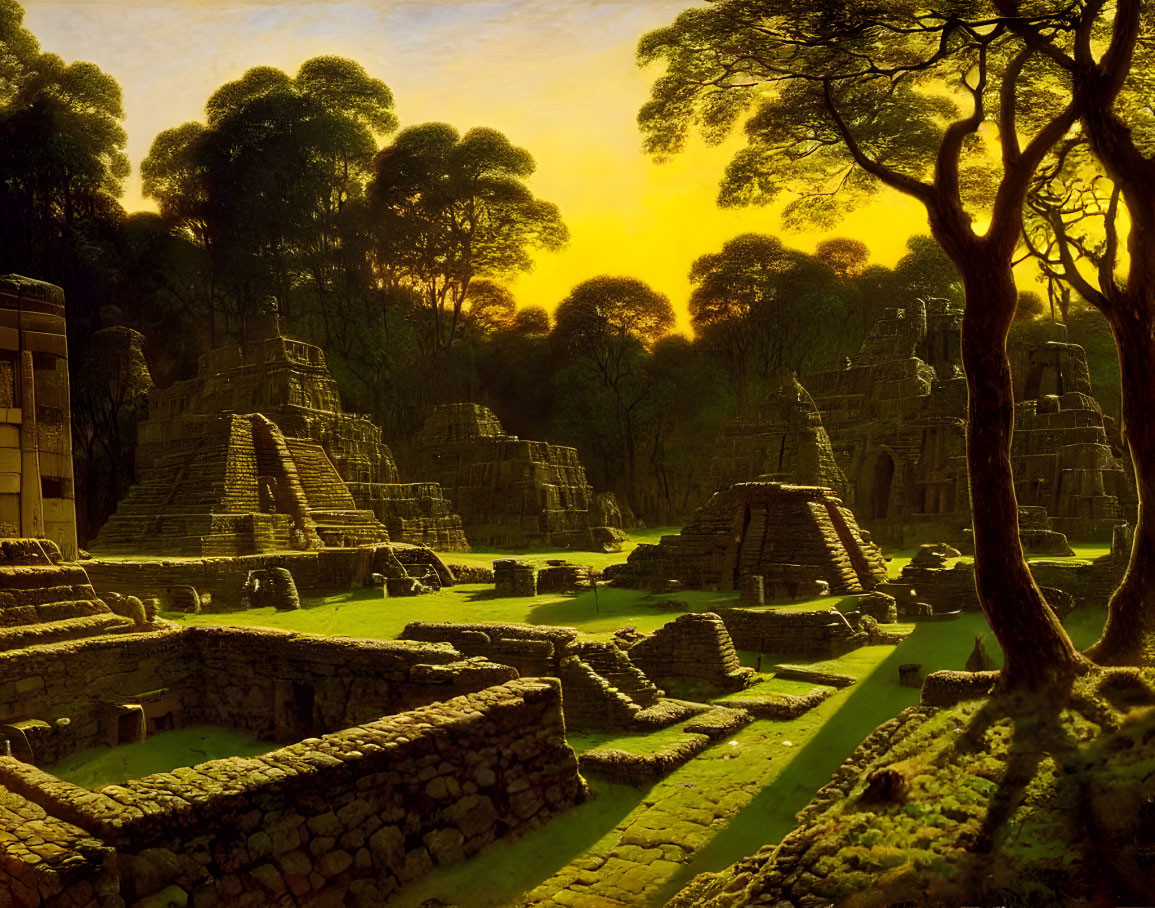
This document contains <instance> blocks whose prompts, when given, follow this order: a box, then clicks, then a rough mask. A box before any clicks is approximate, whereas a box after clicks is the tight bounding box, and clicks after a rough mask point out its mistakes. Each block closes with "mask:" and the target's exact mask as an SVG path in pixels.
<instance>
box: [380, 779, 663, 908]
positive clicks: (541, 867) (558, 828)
mask: <svg viewBox="0 0 1155 908" xmlns="http://www.w3.org/2000/svg"><path fill="white" fill-rule="evenodd" d="M590 789H591V791H592V794H593V797H592V798H591V799H590V800H589V801H587V802H586V803H585V804H581V805H579V806H578V807H575V808H573V809H572V810H568V811H566V812H565V813H563V814H561V815H560V816H558V817H555V818H554V819H552V820H550V821H549V823H548V824H547V825H546V826H545V827H543V828H541V829H539V830H537V831H535V832H532V833H530V834H529V835H527V836H526V837H524V838H522V839H519V840H518V841H515V842H510V841H508V840H506V839H501V840H499V841H497V842H494V843H493V844H492V845H490V846H489V847H488V848H486V849H485V851H484V852H483V856H479V857H477V858H475V859H474V860H471V861H466V862H465V863H463V864H454V865H451V866H448V867H438V868H436V869H434V871H433V874H432V875H431V876H428V877H425V878H424V879H422V880H418V881H417V882H416V883H413V884H412V885H409V886H407V887H406V888H405V889H404V890H402V891H401V892H400V893H399V894H397V895H394V896H392V897H391V899H390V901H389V905H390V908H419V906H424V905H426V904H427V903H428V904H431V905H437V904H447V905H469V906H470V908H508V906H510V905H515V904H520V901H519V900H516V899H515V898H514V896H515V895H520V894H521V893H522V892H525V891H526V890H528V889H530V888H531V887H533V886H534V885H535V884H536V883H537V882H538V881H540V880H543V879H546V878H547V877H549V876H552V875H553V874H554V873H556V872H557V871H559V870H561V869H562V868H564V867H565V866H566V865H568V864H570V863H571V862H572V861H574V860H575V859H576V858H578V857H580V856H581V855H582V854H583V853H585V852H586V851H588V850H589V849H591V848H593V847H594V846H596V845H597V844H598V843H599V841H601V840H602V839H604V838H605V837H606V835H607V830H612V829H613V828H614V827H615V826H616V825H617V824H618V823H619V822H620V821H621V820H622V819H623V818H624V817H626V816H627V815H628V814H629V813H630V812H631V811H632V810H634V808H636V807H637V805H638V804H639V803H640V802H641V801H642V799H643V798H644V797H645V793H644V792H642V791H639V790H638V789H636V788H631V787H630V786H629V785H613V784H611V783H608V782H599V781H597V780H592V781H590ZM435 898H441V899H443V900H444V901H442V902H435V901H427V900H430V899H435Z"/></svg>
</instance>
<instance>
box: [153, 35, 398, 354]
mask: <svg viewBox="0 0 1155 908" xmlns="http://www.w3.org/2000/svg"><path fill="white" fill-rule="evenodd" d="M205 119H206V122H205V123H195V122H194V123H185V124H183V125H181V126H178V127H175V128H173V129H169V130H165V131H164V132H162V133H160V134H159V135H158V136H157V137H156V139H155V140H154V141H153V144H152V148H151V149H150V151H149V155H148V157H146V158H145V160H144V162H143V164H142V166H141V173H142V177H143V186H144V191H145V194H146V195H147V196H149V197H151V198H154V199H156V201H157V203H158V205H159V207H160V210H161V213H162V215H163V216H164V217H165V218H166V219H168V220H169V222H170V223H172V224H173V225H174V227H175V228H177V229H179V230H184V231H187V232H188V234H189V235H191V236H192V237H194V238H195V240H196V241H197V243H199V244H200V245H201V246H202V247H203V248H204V249H205V251H206V254H207V255H208V257H209V259H210V261H211V263H212V271H211V275H210V285H209V288H208V292H207V294H206V295H207V298H208V300H209V305H210V312H209V313H207V316H208V318H207V321H208V323H209V327H210V334H213V335H214V340H215V328H216V322H217V314H218V313H222V314H224V316H225V319H226V322H225V328H226V330H229V329H233V330H236V331H237V332H239V333H241V334H243V333H244V328H245V322H246V320H247V319H248V317H249V316H250V315H251V314H252V313H253V312H254V311H255V310H256V309H257V308H258V307H259V306H261V305H263V302H264V300H265V298H266V297H268V296H269V295H273V296H276V297H277V300H278V303H279V304H280V307H281V312H282V314H283V315H284V316H285V317H287V318H294V317H300V318H304V319H306V320H310V321H316V322H319V323H320V324H319V329H318V333H319V334H320V335H321V337H322V339H323V340H324V341H325V342H327V343H329V344H333V345H336V346H337V347H338V348H339V349H342V350H347V349H349V348H350V347H352V346H353V345H355V343H356V341H355V339H354V338H352V337H350V336H349V335H348V333H347V325H348V324H349V323H351V322H357V321H359V320H360V319H359V318H358V317H357V316H356V314H355V313H353V312H352V311H351V310H352V308H354V307H358V306H361V307H363V306H366V305H371V302H369V301H367V300H366V299H365V294H364V292H363V291H364V287H365V286H366V285H367V284H368V281H366V280H362V279H361V278H362V276H361V272H362V271H363V270H364V258H365V257H364V254H363V253H364V250H363V248H362V247H363V245H364V244H361V243H358V242H357V240H356V233H357V231H358V229H359V228H361V227H362V225H363V223H364V222H363V221H360V220H359V219H358V212H357V210H356V209H357V207H358V202H359V201H360V200H361V199H362V197H363V196H364V190H365V185H366V184H367V182H368V179H369V174H370V164H371V161H372V158H373V155H374V154H375V153H376V151H377V148H378V141H377V140H378V137H379V136H382V135H384V134H385V133H388V132H390V131H392V130H393V129H395V128H396V126H397V119H396V117H395V115H394V113H393V95H392V93H391V92H390V91H389V88H388V86H386V85H385V83H384V82H382V81H381V80H380V79H375V78H372V77H371V76H369V75H368V74H367V73H366V72H365V70H364V69H363V68H362V67H361V65H360V64H358V63H356V62H354V61H352V60H346V59H344V58H341V57H332V56H324V57H314V58H313V59H311V60H307V61H305V63H303V64H302V65H301V67H300V69H299V70H298V71H297V73H296V75H295V76H293V77H291V76H289V75H288V74H287V73H284V72H282V71H281V70H279V69H275V68H272V67H256V68H253V69H250V70H248V71H247V72H246V73H245V74H244V75H243V76H242V77H241V78H240V79H237V80H235V81H233V82H229V83H226V84H225V85H223V86H221V87H220V88H219V89H218V90H217V91H216V92H214V93H213V95H212V96H211V97H210V98H209V99H208V101H207V102H206V104H205ZM359 253H360V254H359ZM230 320H231V324H230Z"/></svg>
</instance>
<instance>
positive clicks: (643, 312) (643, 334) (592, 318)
mask: <svg viewBox="0 0 1155 908" xmlns="http://www.w3.org/2000/svg"><path fill="white" fill-rule="evenodd" d="M673 326H674V310H673V307H672V306H671V305H670V301H669V299H668V298H667V297H666V296H665V295H663V294H661V293H658V292H657V291H656V290H654V289H653V288H651V287H650V286H648V285H647V284H645V283H644V282H643V281H640V280H638V279H637V278H632V277H610V276H607V275H602V276H600V277H595V278H590V279H589V280H587V281H584V282H582V283H581V284H578V285H577V286H576V287H574V289H573V290H572V291H570V294H569V296H567V297H566V298H565V299H564V300H562V302H561V303H560V304H559V305H558V307H557V311H556V312H555V313H554V329H553V337H554V340H555V342H556V343H557V344H558V346H559V348H560V349H561V350H562V351H563V352H565V353H567V354H569V355H572V356H573V357H574V358H575V360H576V361H577V363H578V364H579V365H580V368H581V369H582V370H583V371H584V372H585V374H586V376H587V378H588V379H589V380H591V381H592V383H593V385H594V387H596V388H599V389H600V390H601V391H602V392H603V393H604V394H605V396H606V398H607V399H608V401H609V403H610V410H611V412H612V414H613V425H614V426H615V428H616V438H617V439H618V441H619V442H620V451H621V461H622V463H623V465H624V474H625V475H624V477H623V482H624V485H623V487H622V489H621V491H622V492H623V493H624V494H625V496H626V498H627V500H632V497H633V492H634V488H635V483H636V475H637V462H638V426H637V422H638V412H639V410H640V409H641V407H642V406H643V404H644V403H645V402H646V401H647V400H648V399H649V398H650V396H651V394H652V393H653V390H654V385H653V381H652V376H651V375H650V374H649V372H648V370H647V368H646V362H647V349H648V348H649V347H651V346H652V345H653V344H654V343H656V342H657V341H658V340H659V339H661V338H662V337H664V336H665V335H667V334H669V332H670V330H671V329H672V328H673ZM600 409H601V408H600V407H597V408H591V415H592V413H596V412H597V411H598V410H600ZM609 456H610V455H609V453H608V452H606V455H605V458H606V459H609Z"/></svg>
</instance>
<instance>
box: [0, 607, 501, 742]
mask: <svg viewBox="0 0 1155 908" xmlns="http://www.w3.org/2000/svg"><path fill="white" fill-rule="evenodd" d="M513 677H516V672H515V671H514V670H512V669H510V668H508V667H506V666H501V665H495V664H493V663H490V662H486V661H484V660H477V661H473V662H462V661H461V654H460V653H458V652H457V651H456V650H454V649H453V648H452V647H450V646H447V645H444V644H442V645H437V644H416V643H401V642H396V641H389V642H386V641H375V640H357V639H351V638H331V637H323V636H313V635H305V634H293V633H288V632H285V631H276V630H269V629H265V628H236V627H190V628H176V627H175V626H172V625H168V626H159V627H158V628H157V629H156V630H154V631H152V632H149V633H137V634H125V635H123V636H116V637H97V638H94V639H89V640H83V641H71V642H65V643H55V644H49V645H44V646H37V647H35V648H30V649H23V650H14V651H11V652H5V653H0V725H11V724H13V723H25V725H24V726H22V731H23V735H19V734H18V735H13V734H10V733H8V732H6V731H5V730H4V729H0V737H6V738H9V739H10V740H13V741H16V742H17V744H18V745H19V746H20V747H21V748H23V747H24V736H25V735H26V736H27V739H28V743H30V744H31V748H32V752H31V754H28V753H26V752H21V754H20V755H21V756H22V757H25V758H30V759H33V760H35V762H37V763H41V762H45V761H53V760H56V759H59V758H60V757H62V756H64V755H66V754H68V753H71V752H72V751H74V750H78V749H82V748H85V747H92V746H97V745H101V744H115V743H117V741H118V739H119V738H118V736H119V735H120V734H121V732H122V729H121V728H119V726H118V723H119V722H120V717H121V716H124V715H127V714H136V715H139V716H140V717H141V720H142V722H143V721H154V720H155V719H156V718H157V717H158V716H161V715H170V717H171V721H172V724H174V725H181V724H187V723H190V722H209V723H212V724H215V725H220V726H224V727H228V728H235V729H240V730H244V731H247V732H249V733H251V734H254V735H256V736H258V737H261V738H264V739H266V740H270V741H273V740H280V741H288V740H300V739H301V738H305V737H309V736H310V735H312V734H317V733H321V732H328V731H335V730H336V729H339V728H344V727H345V726H347V725H351V724H356V723H358V722H364V721H368V720H369V719H372V718H376V717H379V716H381V715H385V714H392V713H396V712H400V711H403V710H406V709H411V708H414V707H417V706H424V705H426V704H429V703H432V702H435V701H437V700H441V699H445V698H448V697H452V696H456V695H458V694H462V693H466V692H470V691H475V690H479V689H481V688H483V687H487V686H489V685H492V684H498V683H503V682H505V681H508V680H510V679H511V678H513ZM61 719H64V720H67V721H66V722H61V721H59V720H61ZM131 740H135V738H133V739H131Z"/></svg>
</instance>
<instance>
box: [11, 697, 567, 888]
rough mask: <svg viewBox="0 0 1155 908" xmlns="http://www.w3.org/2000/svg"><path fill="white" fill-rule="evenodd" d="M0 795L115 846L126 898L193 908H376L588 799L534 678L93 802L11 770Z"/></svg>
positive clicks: (554, 706)
mask: <svg viewBox="0 0 1155 908" xmlns="http://www.w3.org/2000/svg"><path fill="white" fill-rule="evenodd" d="M0 784H2V785H3V786H4V788H6V789H8V790H9V791H10V792H14V793H17V794H19V795H20V796H22V797H23V798H24V799H26V800H27V801H29V802H31V803H32V804H34V805H36V806H38V807H40V808H41V809H42V810H44V811H45V812H46V813H47V814H48V815H49V816H52V817H54V818H59V820H60V821H64V822H67V823H70V824H72V825H73V826H74V827H75V828H79V829H82V830H84V831H85V832H87V833H88V835H89V836H90V837H91V838H90V839H88V840H87V842H86V844H87V843H91V842H92V840H94V839H95V840H96V841H99V842H101V843H103V844H105V845H106V846H107V847H109V848H110V849H115V852H116V862H115V867H116V870H117V876H118V879H117V880H116V882H117V883H118V884H119V895H120V896H121V898H123V899H124V900H125V901H127V902H130V903H136V902H138V901H139V900H141V899H147V898H150V897H152V898H155V899H157V900H164V899H177V900H179V901H181V902H184V901H186V900H188V901H190V902H191V903H192V904H238V903H240V902H241V900H251V901H252V902H253V903H272V902H275V901H277V900H284V899H291V900H294V901H301V900H305V899H311V898H316V897H319V896H320V897H325V898H327V899H330V900H333V902H334V903H341V902H342V901H344V902H345V903H346V904H349V903H354V904H382V903H383V902H384V900H385V899H386V898H387V897H388V896H389V895H390V894H391V893H394V892H396V891H397V890H398V889H399V888H401V887H402V886H403V885H405V883H407V882H410V881H412V880H414V879H417V878H419V877H421V876H424V875H425V874H426V873H428V872H429V871H430V870H431V869H432V868H433V866H435V865H442V864H451V863H456V862H458V861H461V860H464V859H465V858H467V857H469V856H470V855H472V854H475V853H476V852H477V851H479V850H481V849H482V848H484V847H485V846H486V845H488V844H489V843H490V842H492V841H494V840H495V839H497V838H499V837H502V836H509V835H517V834H519V833H522V832H524V831H525V830H527V829H529V828H531V827H532V826H534V825H536V824H538V823H540V822H542V821H544V820H545V819H547V818H549V817H550V816H552V815H554V814H556V813H558V812H560V811H562V810H565V809H567V808H568V807H571V806H573V805H575V804H578V803H581V802H582V801H583V800H584V799H585V797H586V793H587V789H586V786H585V783H584V782H583V781H582V779H581V777H580V775H579V774H578V771H577V760H576V758H575V756H574V753H573V751H572V749H571V748H570V747H569V745H568V744H566V742H565V735H564V726H563V723H562V718H561V698H560V691H559V689H558V686H557V684H556V682H550V681H543V680H520V681H511V682H509V683H506V684H504V685H501V686H497V687H491V688H488V689H486V690H483V691H478V692H475V693H472V694H470V695H467V696H462V697H457V698H454V699H451V700H447V701H444V702H441V703H437V704H434V705H431V706H428V707H425V708H423V709H419V710H415V711H413V712H410V713H406V714H404V715H400V716H391V717H387V718H383V719H378V720H376V721H373V722H369V723H366V724H364V725H359V726H356V727H353V728H347V729H343V730H341V731H338V732H335V733H333V734H329V735H326V736H324V737H323V738H321V739H319V740H315V741H309V742H302V743H299V744H294V745H291V746H289V747H286V748H283V749H281V750H277V751H273V752H272V753H269V754H266V755H264V756H262V757H255V758H251V759H237V758H233V759H227V760H216V761H212V762H210V763H205V764H201V765H200V766H195V767H192V768H189V769H182V770H178V771H176V772H174V773H161V774H158V775H154V776H149V777H146V778H144V779H140V780H136V781H131V782H127V783H125V784H124V785H122V786H111V787H106V788H105V789H103V791H102V792H99V793H93V792H89V791H87V790H85V789H82V788H79V787H77V786H74V785H70V784H68V783H65V782H61V781H59V780H56V779H54V778H52V777H51V776H48V775H47V774H45V773H42V772H40V771H39V770H37V769H35V768H34V767H30V766H27V765H26V764H22V763H19V762H17V761H15V760H12V759H8V758H0ZM3 820H4V817H3V815H0V823H2V822H3ZM5 825H6V826H8V824H5ZM12 828H16V829H19V828H21V827H19V826H16V824H12V826H11V827H9V828H6V829H5V831H6V832H9V831H11V829H12ZM24 828H26V827H24ZM62 882H63V884H64V885H65V886H66V891H68V892H69V894H72V893H74V892H84V893H90V892H92V888H91V883H90V882H89V881H88V880H85V879H83V878H82V879H80V880H76V879H69V880H65V881H62ZM103 882H104V884H105V885H106V886H107V884H108V882H109V881H108V880H107V878H105V880H104V881H103ZM86 883H87V884H88V886H89V888H87V889H85V888H83V887H84V885H85V884H86ZM5 885H8V886H9V891H12V886H11V884H8V883H7V882H6V881H5V882H0V887H3V886H5ZM21 891H27V890H21ZM0 893H3V889H2V888H0ZM85 904H87V902H85ZM121 904H123V902H122V903H121Z"/></svg>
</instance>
